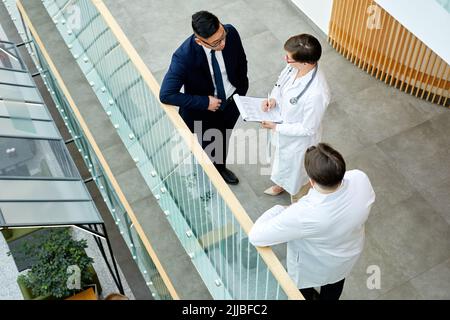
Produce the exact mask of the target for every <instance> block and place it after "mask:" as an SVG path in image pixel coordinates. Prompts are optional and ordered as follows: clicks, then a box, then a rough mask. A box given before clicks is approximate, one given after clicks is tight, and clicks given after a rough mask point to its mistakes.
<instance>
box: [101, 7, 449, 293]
mask: <svg viewBox="0 0 450 320" xmlns="http://www.w3.org/2000/svg"><path fill="white" fill-rule="evenodd" d="M104 2H105V4H106V5H107V6H108V8H109V9H110V10H111V12H112V14H113V16H114V17H115V19H116V20H117V22H118V23H119V25H120V26H121V27H122V28H123V30H124V32H125V33H126V35H127V36H128V37H129V39H130V40H131V42H132V43H133V44H134V46H135V48H136V50H137V51H138V52H139V54H140V55H141V57H142V58H143V60H144V61H145V63H146V64H147V66H148V67H149V68H150V70H151V71H152V72H153V74H154V75H155V77H156V79H157V80H158V81H159V82H161V80H162V78H163V77H164V74H165V72H166V69H167V67H168V65H169V63H170V58H171V54H172V53H173V51H174V50H175V49H176V48H177V47H178V46H179V44H180V43H181V42H182V41H183V40H184V39H185V38H186V37H188V36H189V35H190V34H191V27H190V17H191V15H192V13H194V12H196V11H198V10H202V9H206V10H210V11H211V12H213V13H215V14H216V15H218V17H219V19H220V20H221V21H222V22H223V23H231V24H233V25H234V26H235V27H236V28H237V29H238V31H239V32H240V34H241V37H242V40H243V44H244V47H245V49H246V53H247V57H248V61H249V79H250V90H249V95H257V96H265V95H266V94H267V92H268V90H269V89H270V88H271V86H272V85H273V83H274V81H275V80H276V78H277V76H278V73H279V71H280V70H281V69H282V67H283V64H284V62H283V60H282V55H283V50H282V47H283V43H284V41H285V40H286V39H287V38H288V37H289V36H291V35H294V34H298V33H304V32H306V33H311V34H314V35H316V36H317V37H319V38H320V39H321V42H322V45H323V49H324V54H323V57H322V59H321V66H322V67H323V69H324V71H325V73H326V76H327V78H328V82H329V85H330V87H331V91H332V95H333V98H332V103H331V104H330V106H329V109H328V111H327V113H326V116H325V120H324V128H325V136H324V141H326V142H328V143H331V144H332V145H333V146H334V147H336V148H337V149H338V150H340V151H341V152H342V153H343V154H344V156H345V158H346V160H347V163H348V166H349V168H350V169H352V168H359V169H362V170H364V171H365V172H366V173H367V174H368V175H369V177H370V178H371V181H372V183H373V185H374V188H375V191H376V193H377V201H376V204H375V207H374V208H373V210H372V213H371V216H370V218H369V221H368V223H367V234H366V235H367V240H366V247H365V250H364V253H363V255H362V257H361V259H360V260H359V262H358V264H357V265H356V267H355V268H354V270H353V272H352V274H351V276H350V277H349V278H348V279H347V281H346V284H345V288H344V293H343V295H342V298H343V299H377V298H380V299H389V298H393V299H450V225H449V224H450V197H449V196H448V195H449V194H450V166H449V165H448V163H449V158H450V136H449V135H448V127H446V125H447V126H448V124H449V123H450V110H448V109H444V108H442V107H439V106H436V105H433V104H431V103H428V102H425V101H422V100H420V99H417V98H415V97H411V96H410V95H408V94H405V93H403V92H400V91H398V90H397V89H394V88H391V87H388V86H387V85H385V84H384V83H382V82H380V81H378V80H376V79H375V78H372V77H371V76H370V75H368V74H366V73H364V72H363V71H361V70H360V69H358V68H357V67H356V66H354V65H352V64H351V63H350V62H349V61H347V60H346V59H345V58H344V57H342V56H341V55H340V54H338V53H337V52H336V51H334V49H333V48H332V47H331V46H330V45H328V44H327V43H326V39H325V38H324V36H323V35H321V34H319V33H318V32H316V31H315V30H316V29H315V28H314V27H311V26H310V25H309V24H308V22H307V21H306V20H305V18H304V17H303V16H302V14H301V13H300V12H299V11H298V10H297V9H296V8H295V7H294V6H293V5H292V4H291V3H290V1H288V0H280V1H271V0H233V1H227V0H215V1H206V0H188V1H179V0H166V1H157V0H134V1H133V4H132V5H130V1H128V0H104ZM236 128H242V129H248V128H256V126H255V125H252V124H248V123H243V122H242V121H239V122H238V124H237V125H236ZM239 138H242V137H239ZM261 154H264V152H262V153H261ZM232 156H233V154H230V157H232ZM230 168H231V169H232V170H234V171H235V172H236V174H237V175H238V176H239V178H240V181H241V183H240V184H239V185H238V186H236V187H233V188H232V189H233V191H234V192H235V193H236V195H237V197H238V198H239V199H240V200H241V202H242V204H243V205H244V207H245V208H246V210H247V212H248V214H249V215H250V216H251V218H252V219H253V220H255V219H256V218H257V217H259V216H260V215H261V213H262V212H263V211H264V210H266V209H268V208H270V207H271V206H273V205H275V204H277V203H281V204H288V203H289V199H288V197H287V196H284V197H278V198H273V197H270V196H265V195H263V194H262V191H263V190H264V189H265V188H267V187H268V186H269V185H270V184H271V182H270V180H269V176H267V175H261V169H264V168H267V166H263V165H256V164H246V165H239V164H236V165H231V166H230ZM274 250H275V252H276V254H277V255H278V257H279V258H280V260H281V261H282V262H283V263H284V261H285V246H284V245H280V246H277V247H276V248H274ZM371 265H377V266H379V267H380V270H381V289H379V290H377V289H374V290H369V289H368V288H367V285H366V281H367V278H368V276H369V274H367V273H366V270H367V268H368V267H369V266H371Z"/></svg>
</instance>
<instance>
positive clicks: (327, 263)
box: [249, 170, 375, 289]
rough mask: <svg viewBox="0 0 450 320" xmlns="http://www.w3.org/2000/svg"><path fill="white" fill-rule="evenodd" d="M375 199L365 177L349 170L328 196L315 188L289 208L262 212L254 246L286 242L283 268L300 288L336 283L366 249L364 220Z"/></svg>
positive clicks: (252, 233) (253, 237)
mask: <svg viewBox="0 0 450 320" xmlns="http://www.w3.org/2000/svg"><path fill="white" fill-rule="evenodd" d="M374 201H375V192H374V191H373V188H372V185H371V184H370V181H369V178H368V177H367V175H366V174H365V173H364V172H362V171H359V170H351V171H347V172H346V174H345V176H344V180H343V183H342V185H341V186H340V188H339V189H338V190H337V191H335V192H333V193H331V194H322V193H319V192H318V191H316V190H314V189H310V191H309V193H308V194H307V195H306V196H304V197H303V198H301V199H300V200H299V201H298V202H297V203H294V204H293V205H291V206H290V207H288V208H287V209H286V208H285V207H283V206H280V205H277V206H274V207H273V208H271V209H269V210H268V211H266V212H265V213H264V214H263V215H262V216H261V217H260V218H259V219H258V220H257V221H256V222H255V224H254V226H253V228H252V230H251V231H250V234H249V240H250V242H251V243H252V244H253V245H255V246H272V245H276V244H279V243H284V242H287V270H288V273H289V275H290V276H291V278H292V279H293V281H294V282H295V283H296V284H297V286H298V288H299V289H304V288H311V287H320V286H323V285H326V284H331V283H336V282H338V281H340V280H342V279H344V278H345V277H347V276H348V274H349V273H350V271H351V269H352V267H353V265H354V264H355V263H356V261H357V260H358V258H359V256H360V254H361V252H362V250H363V247H364V223H365V222H366V220H367V217H368V216H369V212H370V208H371V206H372V204H373V203H374Z"/></svg>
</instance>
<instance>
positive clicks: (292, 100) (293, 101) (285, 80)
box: [275, 65, 319, 105]
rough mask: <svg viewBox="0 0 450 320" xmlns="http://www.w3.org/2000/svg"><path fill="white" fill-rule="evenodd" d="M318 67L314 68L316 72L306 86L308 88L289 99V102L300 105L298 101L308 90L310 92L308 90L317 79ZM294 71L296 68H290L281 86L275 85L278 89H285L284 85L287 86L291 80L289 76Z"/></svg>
mask: <svg viewBox="0 0 450 320" xmlns="http://www.w3.org/2000/svg"><path fill="white" fill-rule="evenodd" d="M318 67H319V66H318V65H316V66H315V67H314V71H313V74H312V76H311V79H309V81H308V83H307V84H306V86H305V87H304V88H303V90H302V91H301V92H300V93H299V94H298V95H297V96H296V97H292V98H291V99H289V102H290V103H291V104H292V105H294V104H297V103H298V100H300V98H301V97H302V96H303V95H304V94H305V92H306V90H308V88H309V87H310V86H311V83H312V82H313V80H314V78H315V77H316V74H317V69H318ZM293 69H294V67H290V68H289V69H288V70H287V72H286V73H285V74H284V80H283V83H282V84H281V85H280V84H278V83H277V84H275V86H276V87H284V85H285V84H286V82H288V80H289V74H290V73H291V72H292V70H293Z"/></svg>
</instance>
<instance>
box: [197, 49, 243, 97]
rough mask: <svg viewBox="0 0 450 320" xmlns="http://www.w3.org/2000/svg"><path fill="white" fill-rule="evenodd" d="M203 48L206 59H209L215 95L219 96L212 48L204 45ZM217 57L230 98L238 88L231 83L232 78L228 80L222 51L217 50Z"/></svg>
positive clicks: (226, 93) (227, 94) (226, 91)
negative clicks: (212, 59)
mask: <svg viewBox="0 0 450 320" xmlns="http://www.w3.org/2000/svg"><path fill="white" fill-rule="evenodd" d="M202 47H203V46H202ZM203 50H205V53H206V59H208V66H209V72H211V78H212V80H213V83H214V96H216V97H217V87H216V81H215V80H214V70H213V67H212V61H211V49H208V48H205V47H203ZM216 59H217V62H218V63H219V67H220V73H221V74H222V81H223V87H224V89H225V95H226V97H227V99H228V98H229V97H231V95H232V94H233V92H234V91H235V90H236V87H234V86H233V85H232V84H231V82H230V80H228V75H227V69H226V68H225V61H224V60H223V54H222V51H216Z"/></svg>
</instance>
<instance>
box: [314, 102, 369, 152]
mask: <svg viewBox="0 0 450 320" xmlns="http://www.w3.org/2000/svg"><path fill="white" fill-rule="evenodd" d="M339 104H340V102H338V101H336V102H332V103H330V105H329V106H328V109H327V111H326V112H325V116H324V118H323V121H322V127H323V137H322V141H323V142H326V143H329V144H330V145H331V146H333V148H335V149H336V150H338V151H339V152H340V153H341V154H342V155H343V156H344V157H347V156H349V155H352V154H354V153H357V152H358V151H360V150H362V149H364V148H365V147H366V146H368V145H370V141H369V138H368V137H367V135H366V134H365V132H364V131H363V130H361V129H360V128H358V127H356V126H354V122H353V119H352V118H351V117H350V116H349V114H348V113H347V112H346V111H345V110H343V108H340V107H339Z"/></svg>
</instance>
